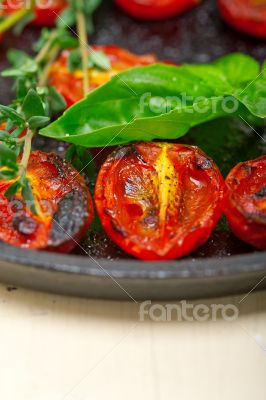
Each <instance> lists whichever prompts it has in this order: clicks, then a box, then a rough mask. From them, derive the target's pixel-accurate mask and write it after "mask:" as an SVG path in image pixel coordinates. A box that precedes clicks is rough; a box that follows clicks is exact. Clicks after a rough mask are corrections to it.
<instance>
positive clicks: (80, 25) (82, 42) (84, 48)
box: [76, 0, 90, 97]
mask: <svg viewBox="0 0 266 400" xmlns="http://www.w3.org/2000/svg"><path fill="white" fill-rule="evenodd" d="M80 3H83V0H80ZM81 5H82V4H81ZM76 18H77V30H78V37H79V47H80V53H81V59H82V71H83V93H84V97H85V96H86V95H87V94H88V92H89V88H90V87H89V46H88V39H87V29H86V20H85V16H84V13H83V12H82V11H81V7H80V8H79V9H78V10H77V14H76Z"/></svg>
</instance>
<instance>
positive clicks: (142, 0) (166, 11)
mask: <svg viewBox="0 0 266 400" xmlns="http://www.w3.org/2000/svg"><path fill="white" fill-rule="evenodd" d="M115 2H116V4H118V5H119V6H120V7H121V8H122V9H123V10H124V11H125V12H126V13H127V14H129V15H131V16H132V17H135V18H139V19H147V20H149V19H150V20H152V19H162V18H168V17H172V16H174V15H177V14H181V13H183V12H185V11H187V10H189V9H190V8H192V7H194V6H196V5H198V4H199V3H200V2H201V0H115Z"/></svg>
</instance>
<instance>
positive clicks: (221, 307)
mask: <svg viewBox="0 0 266 400" xmlns="http://www.w3.org/2000/svg"><path fill="white" fill-rule="evenodd" d="M238 316H239V309H238V308H237V307H236V306H235V305H234V304H210V305H206V304H193V303H189V302H187V301H186V300H182V301H180V302H179V303H173V304H152V302H151V301H150V300H148V301H144V302H143V303H141V304H140V308H139V320H140V321H145V320H151V321H154V322H171V321H178V322H182V321H188V322H193V321H198V322H205V321H217V320H219V319H223V320H224V321H227V322H232V321H235V320H237V318H238Z"/></svg>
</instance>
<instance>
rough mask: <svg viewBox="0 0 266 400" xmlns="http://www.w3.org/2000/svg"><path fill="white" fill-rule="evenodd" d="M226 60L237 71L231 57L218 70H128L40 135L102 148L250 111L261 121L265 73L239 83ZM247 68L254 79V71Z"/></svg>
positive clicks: (173, 134)
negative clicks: (232, 64)
mask: <svg viewBox="0 0 266 400" xmlns="http://www.w3.org/2000/svg"><path fill="white" fill-rule="evenodd" d="M244 58H245V57H244ZM230 62H231V63H235V68H236V69H237V64H238V57H236V55H235V54H233V55H232V60H231V61H230V58H229V59H227V60H226V62H225V60H224V61H223V63H222V61H221V60H220V66H219V67H218V66H215V63H213V64H207V65H191V66H187V65H185V66H182V67H177V66H170V65H165V64H155V65H151V66H147V67H137V68H132V69H129V70H127V71H124V72H122V73H121V74H119V75H117V76H115V77H114V78H113V79H112V80H111V81H109V82H108V83H106V84H105V85H103V86H101V87H100V88H98V89H96V90H94V91H92V92H91V93H89V94H88V96H87V97H86V99H84V100H83V101H80V102H79V103H77V104H75V105H74V106H73V107H71V108H70V109H68V110H67V111H66V112H65V113H64V115H63V116H62V117H61V118H59V119H58V120H57V121H55V122H54V123H52V124H51V125H49V126H48V127H46V128H44V129H42V130H41V132H40V133H41V134H42V135H44V136H47V137H51V138H56V139H60V140H63V141H66V142H70V143H73V144H75V145H80V146H84V147H101V146H111V145H117V144H124V143H127V142H130V141H135V140H152V139H174V138H178V137H180V136H182V135H184V134H185V133H187V132H188V131H189V129H190V128H191V127H193V126H196V125H198V124H201V123H203V122H206V121H209V120H212V119H215V118H218V117H223V116H224V117H228V116H232V115H240V116H242V117H244V116H248V115H250V113H252V114H253V116H255V117H259V118H265V117H266V104H265V103H266V91H265V80H264V77H263V74H260V75H259V76H258V77H257V79H255V80H254V79H252V80H250V81H246V78H245V79H244V81H243V82H240V80H241V78H240V77H235V78H234V79H233V77H232V72H230V71H231V69H230V68H229V69H228V66H229V64H230ZM247 63H249V61H247ZM218 64H219V62H218ZM251 64H252V65H253V67H254V64H253V63H252V61H251V62H250V70H252V73H249V74H250V75H249V76H252V77H253V76H254V74H255V72H256V71H255V67H254V68H253V67H252V65H251ZM221 65H222V66H223V67H221ZM222 68H224V71H223V70H222ZM227 69H228V71H229V72H226V71H227ZM227 74H228V75H229V76H227ZM247 75H248V74H247ZM233 81H234V82H235V84H233Z"/></svg>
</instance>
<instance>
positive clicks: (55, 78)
mask: <svg viewBox="0 0 266 400" xmlns="http://www.w3.org/2000/svg"><path fill="white" fill-rule="evenodd" d="M93 49H94V50H95V51H102V52H103V53H105V54H106V55H107V57H108V58H109V60H110V63H111V70H110V71H102V70H99V69H96V68H91V69H90V71H89V77H90V88H91V89H95V88H97V87H99V86H101V85H103V84H104V83H106V82H108V81H109V80H110V79H111V78H112V76H114V75H116V74H117V73H119V72H121V71H123V70H126V69H128V68H130V67H135V66H137V65H149V64H153V63H155V62H156V61H157V59H156V57H155V56H153V55H150V54H147V55H143V56H139V55H136V54H132V53H130V52H129V51H127V50H124V49H121V48H119V47H116V46H93ZM68 57H69V51H68V50H65V51H63V52H62V53H61V55H60V56H59V58H58V59H57V61H55V62H54V64H53V65H52V68H51V70H50V74H49V83H50V84H51V85H52V86H54V87H55V88H56V89H57V90H58V91H59V93H60V94H61V95H62V96H63V97H64V98H65V100H66V103H67V106H68V107H70V106H72V105H73V104H74V103H76V102H77V101H79V100H81V99H82V98H83V97H84V95H83V87H82V85H83V73H82V71H79V70H78V71H74V72H71V71H69V69H68V67H67V62H68Z"/></svg>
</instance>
